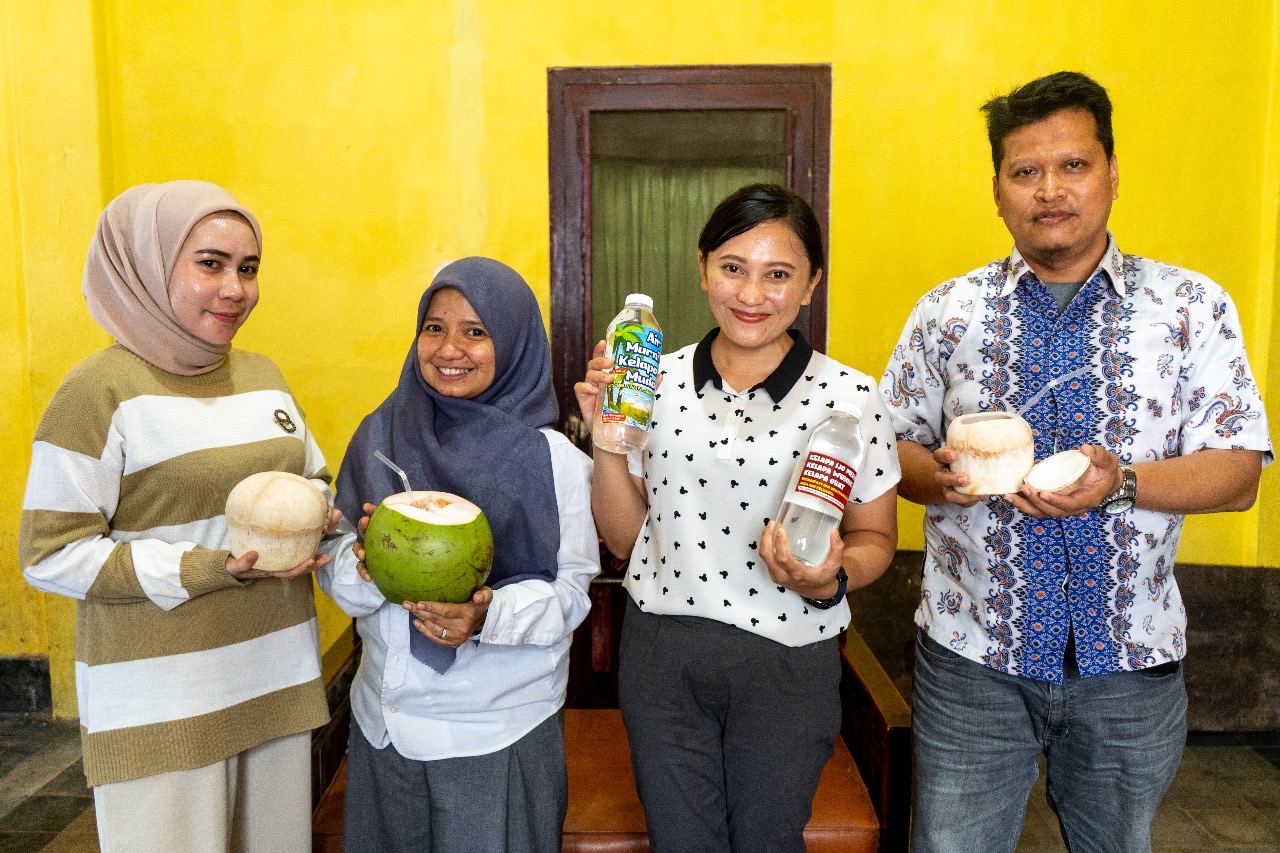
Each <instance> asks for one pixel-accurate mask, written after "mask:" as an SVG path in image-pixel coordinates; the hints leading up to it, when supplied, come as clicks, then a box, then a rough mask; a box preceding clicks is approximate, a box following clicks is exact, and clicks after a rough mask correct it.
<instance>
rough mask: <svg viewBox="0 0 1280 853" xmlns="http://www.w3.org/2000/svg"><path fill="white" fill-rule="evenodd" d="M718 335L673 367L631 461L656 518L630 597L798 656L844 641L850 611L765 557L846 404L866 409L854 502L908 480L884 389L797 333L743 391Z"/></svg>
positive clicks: (675, 359) (630, 577)
mask: <svg viewBox="0 0 1280 853" xmlns="http://www.w3.org/2000/svg"><path fill="white" fill-rule="evenodd" d="M716 331H717V330H714V329H713V330H712V331H711V332H710V333H709V334H708V335H707V336H706V337H705V338H703V339H702V341H701V342H700V343H698V344H696V345H693V346H688V347H685V348H684V349H681V350H679V351H678V352H675V353H672V354H670V355H664V356H663V357H662V363H661V367H660V371H661V373H662V376H663V379H662V385H661V387H660V388H659V390H658V394H657V397H656V399H655V402H654V411H653V423H652V427H651V430H650V436H649V443H648V446H647V447H646V448H645V449H644V450H643V451H640V452H639V453H634V454H631V456H630V459H629V464H630V468H631V471H632V473H633V474H635V475H636V476H641V477H643V478H644V483H645V491H646V496H647V498H648V501H649V512H648V516H647V517H646V518H645V521H644V524H643V525H642V526H641V528H640V533H639V536H638V537H637V539H636V543H635V547H634V548H633V549H632V553H631V561H630V563H629V565H628V568H627V575H626V579H625V585H626V588H627V591H628V592H629V593H630V595H631V597H632V599H634V600H635V602H636V604H637V605H639V606H640V608H641V609H643V610H645V611H647V612H650V613H659V614H666V615H677V616H700V617H703V618H707V619H714V620H716V621H719V622H725V623H728V624H731V625H736V626H737V627H739V628H742V629H744V630H747V631H751V632H752V633H755V634H760V635H761V636H765V637H769V638H770V639H773V640H776V641H778V642H780V643H783V644H785V645H788V646H802V645H806V644H808V643H813V642H817V641H819V640H822V639H826V638H829V637H834V636H836V635H837V634H838V633H839V632H840V631H841V630H842V629H843V628H844V627H845V626H846V625H848V623H849V608H848V607H847V606H842V607H833V608H831V609H829V610H821V609H818V608H815V607H810V606H809V605H807V604H806V603H805V601H804V599H803V598H802V597H801V596H800V595H799V594H798V593H795V592H792V591H790V590H788V589H785V588H784V587H781V586H779V585H777V584H776V583H774V582H773V581H772V580H770V578H769V569H768V567H767V566H766V565H765V564H764V560H762V559H761V558H760V555H759V553H758V551H757V548H758V546H759V543H760V536H761V534H762V533H763V532H764V527H765V524H767V523H768V521H769V519H771V518H772V517H773V515H774V513H776V512H777V511H778V507H779V505H780V504H781V502H782V497H783V492H784V491H785V490H786V487H787V484H788V482H789V481H790V478H791V473H792V470H793V468H794V466H795V463H796V460H797V459H798V458H799V457H800V455H801V453H802V452H803V450H804V447H805V444H806V442H807V441H808V437H809V434H810V431H811V430H812V429H814V428H815V427H816V426H817V425H818V424H819V423H821V422H822V421H823V420H824V419H825V418H826V417H827V415H828V414H829V413H830V411H831V407H832V405H833V404H834V402H835V401H837V400H844V401H849V402H852V403H854V404H855V405H860V406H861V407H862V417H861V419H860V428H861V429H862V433H863V437H864V439H865V441H866V457H865V459H864V461H863V464H862V465H861V467H860V468H859V470H858V472H857V477H856V479H855V481H854V485H853V490H852V493H851V498H850V499H851V500H854V501H859V502H864V503H865V502H867V501H870V500H873V499H874V498H876V497H879V496H880V495H881V494H883V493H884V492H885V491H886V490H887V489H889V488H890V487H891V486H893V485H894V484H895V483H897V482H898V479H899V468H898V456H897V451H896V448H895V444H894V434H893V429H892V428H891V426H890V425H889V418H888V415H887V413H886V412H885V410H884V407H883V403H882V402H881V400H880V397H879V395H878V394H877V393H875V388H876V384H875V380H873V379H871V378H870V377H868V376H867V375H866V374H864V373H861V372H859V371H857V370H854V369H853V368H851V367H846V366H845V365H843V364H840V363H839V362H837V361H834V360H832V359H830V358H827V357H826V356H825V355H822V354H821V353H818V352H814V350H813V348H812V347H810V346H809V344H808V343H807V342H806V341H805V340H804V338H803V337H801V336H800V335H799V334H798V333H796V332H792V333H791V334H792V336H793V338H795V344H794V345H793V346H792V348H791V350H790V352H788V353H787V355H786V357H785V358H784V359H783V361H782V363H781V364H780V365H779V366H778V368H777V370H775V371H774V372H773V374H772V375H770V376H769V378H768V379H766V380H765V381H764V382H762V383H760V384H759V385H757V386H756V387H754V388H751V389H749V390H747V391H736V390H734V389H732V388H730V387H729V386H728V385H727V384H725V382H724V381H723V380H722V379H721V377H720V375H719V374H718V373H717V372H716V369H715V366H714V364H713V363H712V360H711V341H712V339H713V338H714V337H715V334H716Z"/></svg>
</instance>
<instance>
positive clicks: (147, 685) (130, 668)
mask: <svg viewBox="0 0 1280 853" xmlns="http://www.w3.org/2000/svg"><path fill="white" fill-rule="evenodd" d="M269 470H275V471H289V472H292V473H295V474H300V475H302V476H306V477H309V478H311V479H312V480H313V481H314V482H315V483H316V485H317V486H318V487H319V488H321V489H323V490H324V492H325V494H326V496H328V495H329V491H328V484H329V482H330V477H329V474H328V472H327V471H326V470H325V466H324V459H323V458H322V456H321V454H320V450H319V448H318V447H317V445H316V443H315V441H314V440H313V439H312V438H311V436H310V434H309V433H308V432H307V430H306V424H305V422H304V420H303V416H302V412H301V411H300V410H299V408H298V406H297V403H296V402H295V401H294V399H293V397H292V396H291V395H290V393H289V390H288V388H287V387H286V385H285V382H284V378H283V377H282V376H281V375H280V372H279V370H278V369H277V368H276V367H275V365H274V364H272V363H271V361H269V360H268V359H266V358H265V357H263V356H260V355H255V354H253V353H246V352H242V351H239V350H233V351H232V352H231V353H230V355H229V356H228V358H227V360H226V361H225V362H224V363H223V364H222V365H221V366H220V367H218V368H217V369H216V370H214V371H212V372H210V373H206V374H203V375H201V376H177V375H174V374H171V373H167V372H165V371H163V370H160V369H159V368H157V367H154V366H152V365H151V364H148V363H147V362H146V361H144V360H142V359H141V358H139V357H138V356H136V355H134V354H133V353H131V352H129V351H128V350H126V349H124V348H123V347H121V346H119V345H116V346H112V347H110V348H108V349H106V350H104V351H102V352H100V353H97V354H96V355H93V356H90V357H89V358H87V359H86V360H85V361H83V362H82V363H81V364H80V365H79V366H77V367H76V368H75V369H74V370H72V371H71V372H70V373H69V374H68V375H67V377H66V379H65V380H64V381H63V383H62V386H61V387H60V388H59V389H58V393H57V394H56V395H55V397H54V399H53V401H52V402H51V403H50V404H49V408H48V410H47V411H46V412H45V415H44V418H43V419H42V420H41V423H40V427H39V429H38V430H37V433H36V438H35V444H34V447H33V449H32V459H31V474H30V477H29V479H28V481H27V491H26V497H25V499H24V501H23V512H22V530H21V535H20V542H19V555H20V559H21V561H22V565H23V566H24V572H23V573H24V575H25V576H26V578H27V580H28V581H29V582H30V583H31V584H32V585H33V586H35V587H37V588H38V589H41V590H44V591H45V592H52V593H57V594H60V595H67V596H71V597H72V598H75V599H78V604H77V610H76V694H77V699H78V702H79V708H80V729H81V736H82V740H83V745H84V769H85V774H86V775H87V776H88V779H89V784H90V785H101V784H105V783H110V782H119V781H124V780H127V779H136V778H139V777H142V776H149V775H152V774H155V773H162V772H166V771H170V770H184V769H191V768H195V767H202V766H205V765H207V764H211V763H213V762H214V761H220V760H222V759H224V758H227V757H229V756H232V755H235V754H237V753H239V752H242V751H243V750H245V749H248V748H250V747H253V746H256V745H258V744H260V743H264V742H266V741H268V740H271V739H273V738H277V737H281V736H284V735H288V734H294V733H296V732H301V731H306V730H308V729H311V728H314V727H316V726H318V725H321V724H323V723H324V722H325V721H326V720H327V719H328V708H327V705H326V703H325V697H324V690H323V685H322V684H321V679H320V665H319V654H318V653H319V648H318V647H319V643H318V635H317V627H316V619H315V601H314V599H313V597H312V581H311V578H310V577H301V578H295V579H292V580H278V579H264V580H251V581H246V582H240V581H237V580H236V579H235V578H233V577H231V576H230V575H229V574H227V572H226V558H227V555H228V553H229V552H228V551H227V550H226V548H227V524H226V518H225V516H224V515H223V508H224V506H225V504H226V499H227V494H228V493H229V492H230V491H231V489H232V488H233V487H234V486H235V485H236V484H237V483H238V482H240V480H241V479H243V478H244V477H246V476H248V475H249V474H253V473H256V472H259V471H269Z"/></svg>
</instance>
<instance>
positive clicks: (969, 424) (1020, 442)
mask: <svg viewBox="0 0 1280 853" xmlns="http://www.w3.org/2000/svg"><path fill="white" fill-rule="evenodd" d="M1033 440H1034V439H1033V438H1032V436H1031V427H1030V426H1029V425H1028V424H1027V422H1026V421H1024V420H1023V419H1022V418H1021V417H1019V416H1018V415H1016V414H1014V413H1012V412H972V413H970V414H967V415H961V416H960V417H958V418H956V419H955V420H953V421H952V422H951V425H950V426H948V427H947V445H948V446H949V447H952V448H954V449H956V450H958V451H960V450H963V451H967V452H969V453H976V454H980V455H994V454H1000V453H1007V452H1008V451H1010V450H1014V449H1016V448H1020V447H1025V446H1027V445H1030V444H1031V443H1032V442H1033Z"/></svg>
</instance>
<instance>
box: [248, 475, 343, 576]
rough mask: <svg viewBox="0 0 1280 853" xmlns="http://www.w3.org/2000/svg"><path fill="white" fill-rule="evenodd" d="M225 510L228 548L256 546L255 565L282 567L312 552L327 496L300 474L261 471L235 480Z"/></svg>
mask: <svg viewBox="0 0 1280 853" xmlns="http://www.w3.org/2000/svg"><path fill="white" fill-rule="evenodd" d="M226 513H227V529H228V534H229V536H230V539H231V553H232V554H234V555H235V556H237V557H239V556H242V555H243V554H244V553H245V552H246V551H257V552H258V561H257V562H256V563H254V564H253V567H254V568H255V569H262V570H263V571H265V572H283V571H288V570H289V569H292V568H293V567H294V566H296V565H298V564H299V563H301V562H302V561H303V560H306V559H308V558H310V557H314V556H315V553H316V548H318V547H319V546H320V538H321V537H322V536H323V535H324V523H325V519H326V518H327V517H328V514H329V502H328V501H327V500H325V497H324V495H323V494H321V493H320V490H319V489H317V488H316V487H315V485H314V484H313V483H312V482H311V481H310V480H308V479H306V478H304V477H299V476H298V475H297V474H289V473H287V472H285V471H263V472H261V473H258V474H251V475H249V476H248V477H245V478H244V479H243V480H241V481H240V482H239V483H238V484H236V487H235V488H234V489H232V490H231V494H229V495H227V510H226Z"/></svg>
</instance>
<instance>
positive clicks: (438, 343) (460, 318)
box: [418, 287, 495, 400]
mask: <svg viewBox="0 0 1280 853" xmlns="http://www.w3.org/2000/svg"><path fill="white" fill-rule="evenodd" d="M418 367H419V368H420V369H421V370H422V378H423V379H425V380H426V381H427V384H428V385H430V386H431V387H432V388H434V389H435V390H436V391H439V392H440V393H441V394H443V395H445V396H446V397H456V398H458V399H463V400H470V399H471V398H472V397H476V396H478V395H480V394H483V393H484V392H485V391H486V390H487V389H488V387H489V386H490V385H492V384H493V377H494V370H495V358H494V350H493V338H491V337H489V330H488V329H486V328H485V327H484V323H482V322H480V318H479V317H478V316H477V315H476V312H475V309H474V308H472V307H471V303H470V302H468V301H467V297H465V296H463V295H462V292H461V291H460V290H458V289H456V288H453V287H442V288H440V289H439V290H437V291H436V292H435V293H433V294H432V295H431V302H430V303H429V304H428V305H427V314H426V317H424V318H423V320H422V330H421V331H420V332H419V333H418Z"/></svg>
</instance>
